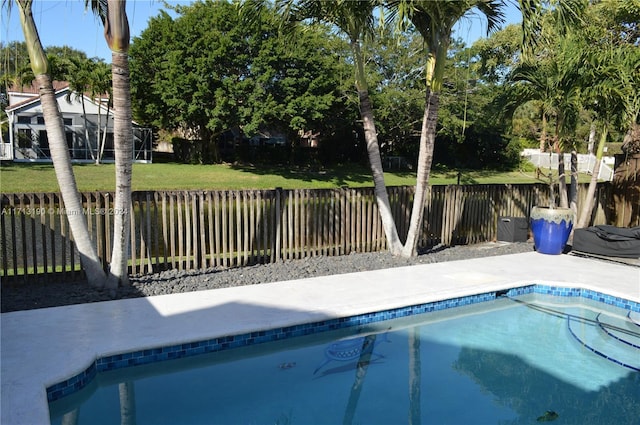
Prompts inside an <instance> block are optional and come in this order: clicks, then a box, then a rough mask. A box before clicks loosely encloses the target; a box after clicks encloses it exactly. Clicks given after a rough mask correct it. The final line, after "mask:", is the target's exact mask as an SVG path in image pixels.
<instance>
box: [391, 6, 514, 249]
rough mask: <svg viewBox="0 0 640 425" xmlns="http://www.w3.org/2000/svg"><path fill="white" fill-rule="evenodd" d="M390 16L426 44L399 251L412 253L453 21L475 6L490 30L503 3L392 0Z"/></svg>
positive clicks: (422, 202) (495, 22) (427, 179)
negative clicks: (410, 193) (413, 169)
mask: <svg viewBox="0 0 640 425" xmlns="http://www.w3.org/2000/svg"><path fill="white" fill-rule="evenodd" d="M387 7H388V9H389V10H390V12H391V13H390V15H389V16H390V17H391V18H397V22H398V24H399V26H400V28H403V27H404V26H405V25H407V23H408V22H410V23H411V24H413V26H414V27H415V28H416V29H417V30H418V32H420V34H421V35H422V38H423V39H424V42H425V48H426V56H427V58H426V77H425V79H426V104H425V110H424V115H423V119H422V129H421V132H420V148H419V151H418V170H417V177H416V192H415V196H414V199H413V209H412V211H411V220H410V223H409V231H408V233H407V240H406V242H405V244H404V247H403V250H402V255H403V256H406V257H409V256H413V255H416V248H417V245H418V238H419V236H420V229H421V228H422V220H423V215H424V200H425V195H426V190H427V187H428V183H429V174H430V171H431V163H432V161H433V149H434V146H435V140H436V124H437V121H438V109H439V103H440V93H441V91H442V85H443V83H444V69H445V62H446V60H447V52H448V50H449V44H450V42H451V33H452V30H453V27H454V25H455V24H456V23H457V22H458V21H459V20H460V19H462V18H463V17H464V16H465V15H467V14H468V13H471V12H472V10H475V9H477V10H479V11H480V12H481V13H482V14H483V15H484V16H485V17H486V18H487V30H488V31H492V30H494V29H495V28H496V27H497V26H498V25H499V24H500V23H501V22H502V21H503V14H502V7H503V3H502V1H500V0H450V1H432V0H392V1H390V2H388V4H387Z"/></svg>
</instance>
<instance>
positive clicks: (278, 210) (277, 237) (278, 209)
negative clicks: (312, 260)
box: [274, 187, 284, 263]
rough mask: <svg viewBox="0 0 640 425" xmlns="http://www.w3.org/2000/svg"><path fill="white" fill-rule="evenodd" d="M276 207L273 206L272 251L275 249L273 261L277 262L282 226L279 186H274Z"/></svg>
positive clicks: (281, 191) (280, 190) (279, 254)
mask: <svg viewBox="0 0 640 425" xmlns="http://www.w3.org/2000/svg"><path fill="white" fill-rule="evenodd" d="M275 192H276V208H275V214H276V217H275V225H276V226H275V238H274V240H275V246H274V251H275V262H276V263H277V262H278V261H280V259H281V257H280V256H281V254H282V253H281V251H280V244H281V240H280V238H281V230H280V227H281V226H282V213H283V211H282V197H283V195H284V193H283V190H282V188H281V187H276V190H275Z"/></svg>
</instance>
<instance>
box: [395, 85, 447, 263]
mask: <svg viewBox="0 0 640 425" xmlns="http://www.w3.org/2000/svg"><path fill="white" fill-rule="evenodd" d="M439 104H440V94H439V93H436V92H433V91H431V90H429V89H427V102H426V107H425V110H424V116H423V118H422V130H421V131H420V151H419V153H418V171H417V176H416V193H415V195H414V198H413V208H412V211H411V221H410V222H409V231H408V232H407V240H406V242H405V244H404V247H403V250H402V256H404V257H411V256H414V255H416V249H417V246H418V239H419V238H420V230H421V227H422V218H423V216H424V199H425V195H426V192H427V188H428V183H429V173H430V171H431V163H432V162H433V149H434V147H435V142H436V124H437V122H438V107H439Z"/></svg>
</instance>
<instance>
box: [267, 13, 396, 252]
mask: <svg viewBox="0 0 640 425" xmlns="http://www.w3.org/2000/svg"><path fill="white" fill-rule="evenodd" d="M379 6H380V1H378V0H362V1H350V0H337V1H323V0H302V1H297V2H296V1H294V0H282V1H278V2H276V7H278V9H279V11H280V14H281V15H282V16H283V17H284V19H285V22H296V21H301V20H304V19H313V20H317V21H322V22H326V23H329V24H331V25H334V26H335V27H337V28H339V29H340V31H342V32H343V33H344V34H345V35H346V36H347V38H348V42H349V46H350V47H351V51H352V54H353V60H354V67H355V87H356V90H357V92H358V98H359V101H360V116H361V118H362V122H363V127H364V135H365V142H366V145H367V154H368V157H369V165H370V166H371V173H372V177H373V184H374V193H375V196H376V202H377V204H378V210H379V213H380V218H381V221H382V226H383V229H384V232H385V236H386V239H387V245H388V249H389V251H390V252H391V253H392V254H394V255H397V254H400V253H401V252H402V243H401V242H400V238H399V236H398V231H397V228H396V225H395V221H394V219H393V214H392V212H391V204H390V202H389V196H388V194H387V188H386V185H385V183H384V172H383V168H382V159H381V156H380V147H379V144H378V135H377V131H376V126H375V122H374V116H373V107H372V105H371V99H370V98H369V86H368V84H367V78H366V73H365V60H364V54H363V52H362V44H363V43H364V42H365V41H366V40H367V39H368V38H370V37H372V36H373V33H374V28H375V18H374V13H373V12H374V10H375V9H376V8H377V7H379Z"/></svg>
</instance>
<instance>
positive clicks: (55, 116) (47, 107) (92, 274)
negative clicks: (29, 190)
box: [17, 0, 105, 288]
mask: <svg viewBox="0 0 640 425" xmlns="http://www.w3.org/2000/svg"><path fill="white" fill-rule="evenodd" d="M17 4H18V8H19V9H20V22H21V24H22V30H23V32H24V36H25V40H26V43H27V46H28V48H29V58H30V60H31V68H32V69H33V73H34V75H35V76H36V82H37V83H38V88H39V93H40V102H41V105H42V112H43V115H44V122H45V128H46V130H47V137H48V138H49V149H50V152H51V159H52V161H53V168H54V170H55V173H56V179H57V180H58V186H59V187H60V193H61V195H62V201H63V203H64V211H65V214H66V216H67V220H68V221H69V227H70V228H71V233H72V234H73V238H74V241H75V245H76V248H77V249H78V253H79V254H80V262H81V264H82V267H83V269H84V271H85V274H86V276H87V281H88V282H89V284H90V285H92V286H95V287H98V288H100V287H103V286H104V283H105V274H104V271H103V270H102V265H101V263H100V259H99V258H98V255H97V253H96V250H95V248H94V246H93V243H92V242H91V237H90V236H89V228H88V226H87V220H86V219H85V216H84V211H83V208H82V199H81V197H80V193H79V192H78V186H77V185H76V179H75V176H74V174H73V168H72V167H71V157H70V156H69V149H68V148H67V142H66V138H65V133H64V125H63V120H62V114H61V113H60V110H59V109H58V102H57V100H56V96H55V91H54V89H53V83H52V81H51V77H50V76H49V75H48V73H47V72H48V62H47V57H46V55H45V53H44V49H43V48H42V43H41V42H40V37H39V36H38V31H37V29H36V25H35V22H34V20H33V15H32V13H31V1H24V0H21V1H17Z"/></svg>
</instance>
